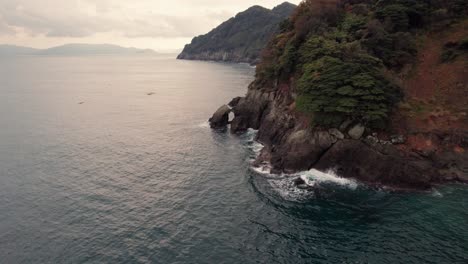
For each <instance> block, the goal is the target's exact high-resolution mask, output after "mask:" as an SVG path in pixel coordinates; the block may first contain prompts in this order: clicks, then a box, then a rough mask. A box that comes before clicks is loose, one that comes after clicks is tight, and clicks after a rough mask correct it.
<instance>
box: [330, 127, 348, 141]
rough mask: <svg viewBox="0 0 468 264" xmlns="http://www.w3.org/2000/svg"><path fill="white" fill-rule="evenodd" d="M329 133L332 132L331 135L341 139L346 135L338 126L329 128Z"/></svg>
mask: <svg viewBox="0 0 468 264" xmlns="http://www.w3.org/2000/svg"><path fill="white" fill-rule="evenodd" d="M328 133H330V135H332V136H334V137H336V138H337V139H339V140H342V139H345V135H344V134H343V133H341V131H340V130H338V129H336V128H332V129H330V130H328Z"/></svg>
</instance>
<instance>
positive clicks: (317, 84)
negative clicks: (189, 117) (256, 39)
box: [210, 1, 468, 189]
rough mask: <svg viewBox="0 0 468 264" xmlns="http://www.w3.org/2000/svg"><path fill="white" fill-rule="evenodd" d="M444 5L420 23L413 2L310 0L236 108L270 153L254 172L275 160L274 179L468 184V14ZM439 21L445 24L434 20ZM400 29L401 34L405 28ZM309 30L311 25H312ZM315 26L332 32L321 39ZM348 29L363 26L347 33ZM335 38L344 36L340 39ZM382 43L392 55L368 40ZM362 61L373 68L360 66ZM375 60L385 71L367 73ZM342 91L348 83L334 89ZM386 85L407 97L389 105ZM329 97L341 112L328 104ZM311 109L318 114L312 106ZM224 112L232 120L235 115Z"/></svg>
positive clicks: (403, 185)
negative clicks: (313, 173) (333, 175)
mask: <svg viewBox="0 0 468 264" xmlns="http://www.w3.org/2000/svg"><path fill="white" fill-rule="evenodd" d="M317 2H321V3H320V5H318V6H317ZM416 2H418V1H416ZM433 2H434V3H433V5H431V6H430V8H429V7H427V9H425V10H426V11H424V12H427V13H422V11H421V14H419V15H420V17H417V16H416V15H415V14H414V13H413V12H414V10H419V9H412V8H414V7H413V6H405V4H407V3H408V2H405V1H389V2H386V3H385V4H384V5H382V3H383V2H381V1H305V2H303V3H302V4H301V6H300V7H299V8H298V10H297V11H296V13H295V15H294V16H293V19H292V21H291V25H290V29H289V30H288V31H284V32H282V33H281V34H280V35H278V36H277V37H276V39H275V40H273V41H272V42H270V44H269V45H268V46H267V48H266V49H265V51H264V53H265V54H266V55H264V56H263V58H262V63H261V64H260V65H259V67H257V77H256V80H255V81H254V82H253V83H252V84H251V85H250V87H249V90H248V93H247V95H246V96H245V97H240V98H235V99H234V100H233V101H232V102H231V103H230V106H231V107H232V111H233V112H234V114H235V118H234V120H232V122H231V131H232V132H233V133H242V132H244V131H246V130H247V129H248V128H253V129H257V130H258V135H257V140H258V141H260V142H261V143H263V144H264V146H265V147H264V149H263V150H262V152H261V154H260V155H259V157H258V159H257V161H256V162H255V165H257V166H260V165H262V164H267V163H268V164H270V166H271V172H272V173H283V172H285V173H292V172H297V171H303V170H310V169H312V168H315V169H318V170H322V171H325V170H329V169H332V170H335V171H336V172H337V173H338V175H340V176H342V177H349V178H355V179H358V180H360V181H362V182H366V183H369V184H370V185H374V186H388V187H392V188H395V189H427V188H430V187H431V186H433V185H434V184H440V183H445V182H453V181H456V182H465V183H467V182H468V153H467V152H466V149H467V148H468V119H467V116H466V115H467V112H466V111H467V105H468V101H467V99H466V98H468V97H467V96H468V87H467V78H466V76H467V74H466V69H467V67H466V66H467V65H466V61H467V60H466V59H467V54H466V47H465V46H466V37H467V36H468V31H467V28H468V27H466V26H467V23H468V22H467V19H466V13H464V12H465V11H461V13H460V10H456V9H457V8H459V4H462V5H463V3H462V2H460V1H448V2H444V3H442V2H437V3H439V4H440V5H439V6H436V5H435V2H436V1H433ZM421 3H422V1H421ZM434 6H435V7H434ZM423 7H424V6H418V7H417V8H423ZM317 10H319V11H320V12H317ZM395 10H400V11H401V10H407V11H408V13H407V16H406V17H404V16H403V18H402V17H400V18H398V21H393V22H392V23H390V22H391V19H392V18H394V14H395V13H394V12H393V11H395ZM441 10H442V11H441ZM384 11H385V12H384ZM400 11H399V12H400ZM440 13H444V16H443V17H444V18H443V19H439V20H437V21H435V22H430V21H429V17H430V16H433V15H434V14H440ZM324 14H325V15H324ZM379 14H380V16H382V17H379ZM387 15H388V16H390V18H389V17H386V16H387ZM400 19H402V20H403V22H401V21H399V20H400ZM412 19H413V20H414V21H413V22H411V21H412ZM304 21H306V22H304ZM380 21H383V22H385V23H387V24H382V23H381V22H380ZM399 22H401V23H402V24H401V25H400V26H401V28H396V27H395V25H397V24H398V23H399ZM303 23H306V24H307V23H309V24H308V27H307V28H306V29H304V27H303V26H304V25H302V24H303ZM404 23H406V24H404ZM412 23H414V24H412ZM324 25H325V26H324ZM356 25H358V26H356ZM441 25H444V27H443V28H444V30H441V29H440V28H441V27H440V26H441ZM314 26H317V27H321V29H319V30H316V31H310V28H313V27H314ZM379 26H381V27H382V28H380V29H376V27H379ZM347 27H351V28H354V29H353V30H352V31H348V33H346V32H343V28H347ZM325 28H326V29H327V30H323V29H325ZM303 30H305V32H303ZM330 31H338V32H335V33H334V34H333V36H332V37H330V36H329V35H327V33H329V32H330ZM357 31H359V33H358V34H357V35H354V34H356V32H357ZM379 31H380V32H379ZM376 32H377V33H376ZM346 34H353V35H348V36H346ZM403 34H404V35H405V36H406V37H405V38H407V40H405V41H407V42H408V43H409V42H411V41H410V40H411V39H412V38H415V39H417V40H419V41H420V43H418V44H416V45H415V46H413V48H412V49H411V50H410V49H408V46H407V45H408V44H407V45H406V46H405V45H396V44H397V43H395V41H397V42H398V41H400V40H401V38H403ZM317 36H319V37H320V39H319V40H318V41H316V39H314V38H316V37H317ZM338 37H339V38H340V39H339V40H337V39H338ZM393 37H396V38H400V40H398V39H395V40H391V39H392V38H393ZM382 39H386V40H385V41H390V42H391V43H393V44H390V45H389V46H388V49H389V50H390V51H391V52H393V53H387V52H388V51H386V50H384V49H385V48H387V47H385V41H384V42H383V44H382V43H380V44H379V45H380V46H375V45H377V44H369V43H373V42H376V43H379V42H381V41H383V40H382ZM328 40H330V42H328V43H325V42H327V41H328ZM403 42H404V41H403ZM317 43H318V44H317ZM320 43H325V44H326V45H320ZM387 44H388V43H387ZM366 45H367V46H366ZM464 45H465V46H464ZM311 46H312V47H313V49H312V50H310V49H309V48H310V47H311ZM462 46H464V48H463V47H462ZM304 47H305V48H304ZM348 49H351V51H352V53H351V54H349V53H347V52H350V50H348ZM343 50H344V51H343ZM291 53H292V54H291ZM317 53H321V54H318V55H317ZM405 53H406V54H405ZM447 53H449V54H447ZM323 54H325V55H323ZM356 54H362V56H361V55H359V57H356V56H357V55H356ZM451 54H452V55H453V56H451ZM400 55H401V56H400ZM321 56H327V58H326V60H323V58H322V57H321ZM368 57H372V58H371V59H369V58H368ZM448 57H450V60H449V61H447V60H446V58H448ZM288 58H292V59H290V60H288ZM330 58H332V59H333V60H332V59H330ZM363 59H365V60H366V64H365V65H362V64H359V62H361V61H362V60H363ZM374 59H375V60H376V61H377V63H376V64H375V67H376V69H374V68H369V67H367V66H368V64H367V62H368V61H369V60H370V61H374ZM327 61H332V62H334V63H333V64H331V66H335V65H337V63H338V65H339V63H346V64H345V65H346V66H347V67H348V68H350V67H351V68H353V67H356V68H357V69H358V70H357V71H356V70H354V68H353V70H350V71H349V72H350V73H351V74H352V75H351V76H347V77H346V78H343V79H342V78H341V77H340V75H342V74H344V73H343V71H347V68H346V67H344V68H340V67H337V68H336V69H342V71H336V70H334V69H335V68H331V69H332V70H330V67H327V68H326V69H323V68H320V67H321V66H323V65H326V62H327ZM285 65H286V66H285ZM278 66H279V67H278ZM310 69H313V71H312V72H310V74H311V76H307V74H308V72H309V71H310ZM330 71H331V72H330ZM380 73H381V74H380ZM356 76H359V78H356ZM364 76H365V77H364ZM444 76H445V77H444ZM325 78H326V80H327V82H323V80H324V79H325ZM438 78H440V80H439V79H438ZM351 79H352V80H353V81H352V82H351V81H349V80H351ZM363 79H364V80H365V81H363ZM330 80H331V81H330ZM336 83H338V84H339V85H343V87H337V88H334V87H333V85H335V84H336ZM377 83H379V84H381V85H389V87H393V88H392V90H388V91H391V92H393V93H394V94H395V96H393V97H392V96H391V95H392V94H390V95H389V98H397V99H395V100H394V101H392V100H388V101H385V100H384V99H385V94H384V93H385V91H386V90H379V89H377V90H376V89H374V88H375V87H374V85H376V84H377ZM387 83H388V84H387ZM310 84H313V86H312V87H310V86H308V85H310ZM324 84H326V85H324ZM330 90H331V91H330ZM337 91H338V92H337ZM368 91H370V92H369V93H368ZM312 92H313V93H312ZM329 93H331V94H332V96H331V99H330V98H329V97H327V96H328V94H329ZM312 95H313V96H312ZM340 96H341V97H340ZM345 96H347V97H345ZM356 96H358V97H357V99H356ZM304 97H305V99H304ZM310 97H312V98H310ZM317 97H318V98H319V99H320V100H321V101H317ZM337 97H338V98H339V100H338V101H333V100H336V98H337ZM307 100H309V101H307ZM327 100H332V101H333V102H334V105H330V106H327V105H326V104H325V106H324V107H323V108H321V107H319V106H320V104H321V102H322V101H327ZM375 100H377V103H376V101H375ZM304 101H305V102H307V104H306V105H307V106H308V107H303V106H301V104H304ZM385 102H388V104H386V103H385ZM354 103H356V104H354ZM339 104H343V105H342V106H340V105H339ZM374 104H377V105H378V107H379V108H376V107H374V106H373V105H374ZM369 109H370V110H369ZM376 109H379V110H378V111H377V110H376ZM224 110H225V111H224V112H223V114H224V116H225V117H226V115H227V114H228V113H229V111H231V109H229V108H224ZM341 110H342V111H341ZM366 110H367V111H368V112H366ZM376 113H377V114H376ZM213 118H214V119H212V120H210V121H211V124H212V127H214V128H216V127H219V126H224V125H226V124H227V119H226V118H224V119H225V120H224V121H225V122H216V121H217V120H215V119H217V118H216V115H215V116H214V117H213ZM218 119H219V118H218Z"/></svg>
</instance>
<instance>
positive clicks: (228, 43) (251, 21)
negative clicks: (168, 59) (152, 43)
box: [177, 2, 296, 64]
mask: <svg viewBox="0 0 468 264" xmlns="http://www.w3.org/2000/svg"><path fill="white" fill-rule="evenodd" d="M295 8H296V6H295V5H293V4H290V3H287V2H285V3H283V4H281V5H279V6H277V7H275V8H273V9H272V10H270V9H267V8H264V7H261V6H253V7H251V8H249V9H247V10H246V11H244V12H241V13H239V14H237V15H236V16H235V17H234V18H231V19H229V20H228V21H226V22H224V23H223V24H221V25H220V26H218V27H217V28H215V29H213V30H212V31H211V32H209V33H208V34H206V35H202V36H198V37H195V38H194V39H193V40H192V43H190V44H188V45H186V46H185V48H184V50H183V51H182V53H181V54H180V55H179V56H178V57H177V58H178V59H185V60H210V61H228V62H245V63H251V64H255V63H256V62H258V59H259V57H260V52H261V50H262V48H263V47H264V46H265V45H266V43H267V42H268V41H269V40H270V38H271V37H272V36H273V35H274V34H275V33H276V32H277V30H278V27H279V24H280V23H281V22H282V21H284V20H285V19H287V18H288V17H289V16H290V15H291V13H292V11H293V10H294V9H295Z"/></svg>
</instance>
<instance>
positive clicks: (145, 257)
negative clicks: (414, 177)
mask: <svg viewBox="0 0 468 264" xmlns="http://www.w3.org/2000/svg"><path fill="white" fill-rule="evenodd" d="M254 74H255V69H254V68H253V67H251V66H249V65H243V64H227V63H215V62H197V61H180V60H176V59H175V55H173V54H170V55H156V56H144V55H138V56H110V55H109V56H84V57H66V56H21V57H2V58H0V263H7V264H9V263H163V264H165V263H213V264H218V263H242V264H248V263H252V264H253V263H265V264H270V263H291V264H297V263H392V264H393V263H434V264H440V263H468V186H464V185H448V186H439V187H436V188H434V189H433V190H431V191H428V192H403V193H402V192H392V191H390V190H386V189H376V188H371V187H368V186H366V185H365V184H362V183H360V182H358V181H355V180H352V179H345V178H343V176H345V175H336V174H335V173H333V172H332V171H329V172H319V171H313V170H312V171H308V172H303V173H298V174H296V175H271V174H268V173H267V172H266V171H264V170H262V169H255V168H253V167H252V160H253V159H255V157H256V155H257V153H258V151H259V150H260V149H261V147H262V146H261V145H260V144H259V143H258V142H256V141H255V134H256V131H254V130H249V131H248V132H247V133H245V134H243V135H232V134H230V133H229V132H228V131H214V130H211V129H210V128H209V125H208V122H207V120H208V118H209V117H210V116H211V115H212V114H213V112H214V111H215V110H216V109H217V108H218V107H219V106H221V105H223V104H225V103H227V102H229V101H230V99H231V98H233V97H236V96H242V95H244V94H245V93H246V91H247V86H248V85H249V83H250V82H251V81H252V80H253V78H254ZM298 177H302V178H304V179H306V180H307V182H308V183H309V185H310V188H309V189H308V190H304V189H299V188H297V187H296V186H295V185H294V183H293V182H294V180H295V179H296V178H298Z"/></svg>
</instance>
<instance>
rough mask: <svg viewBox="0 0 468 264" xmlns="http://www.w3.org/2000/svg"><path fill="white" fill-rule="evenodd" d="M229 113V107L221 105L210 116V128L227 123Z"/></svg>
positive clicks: (221, 126)
mask: <svg viewBox="0 0 468 264" xmlns="http://www.w3.org/2000/svg"><path fill="white" fill-rule="evenodd" d="M230 113H231V108H229V106H227V105H223V106H221V107H220V108H219V109H218V110H217V111H216V112H215V113H214V114H213V117H211V118H210V120H209V122H210V127H211V128H224V127H226V126H227V125H228V124H229V114H230Z"/></svg>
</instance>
